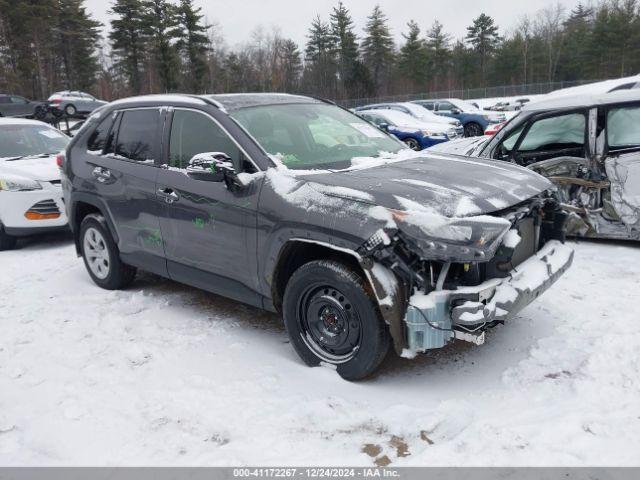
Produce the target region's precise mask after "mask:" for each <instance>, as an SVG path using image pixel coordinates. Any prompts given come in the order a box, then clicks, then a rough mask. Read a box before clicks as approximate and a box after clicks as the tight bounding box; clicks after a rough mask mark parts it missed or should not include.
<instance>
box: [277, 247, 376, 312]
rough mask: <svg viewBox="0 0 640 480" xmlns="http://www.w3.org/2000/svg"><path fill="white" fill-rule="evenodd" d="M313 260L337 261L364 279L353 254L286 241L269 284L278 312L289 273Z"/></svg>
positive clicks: (280, 309) (289, 276)
mask: <svg viewBox="0 0 640 480" xmlns="http://www.w3.org/2000/svg"><path fill="white" fill-rule="evenodd" d="M314 260H334V261H339V262H341V263H343V264H344V265H346V266H348V267H350V268H352V269H353V270H354V271H356V272H358V273H359V274H360V275H362V277H363V278H365V279H366V276H365V275H364V271H363V270H362V267H361V266H360V264H359V263H358V261H357V260H356V257H355V256H353V255H349V254H348V253H346V252H342V251H339V250H334V249H333V248H331V247H328V246H325V245H320V244H317V243H309V242H304V241H291V242H288V243H286V244H285V246H284V247H283V248H282V250H281V251H280V256H279V257H278V262H277V264H276V268H275V269H274V273H273V281H272V284H271V294H272V298H273V305H274V307H275V308H276V310H277V311H278V312H281V311H282V299H283V297H284V291H285V289H286V287H287V283H288V282H289V279H290V278H291V275H293V273H294V272H295V271H296V270H297V269H298V268H300V267H301V266H302V265H304V264H306V263H309V262H312V261H314Z"/></svg>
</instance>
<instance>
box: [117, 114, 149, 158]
mask: <svg viewBox="0 0 640 480" xmlns="http://www.w3.org/2000/svg"><path fill="white" fill-rule="evenodd" d="M159 124H160V109H157V108H143V109H136V110H125V111H124V112H123V113H122V118H121V120H120V127H119V128H118V137H117V140H116V146H115V152H114V153H115V154H116V156H119V157H123V158H125V159H127V160H132V161H134V162H141V163H149V164H153V163H154V161H155V158H156V157H157V147H158V144H159V141H158V127H159Z"/></svg>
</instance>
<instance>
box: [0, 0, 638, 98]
mask: <svg viewBox="0 0 640 480" xmlns="http://www.w3.org/2000/svg"><path fill="white" fill-rule="evenodd" d="M639 6H640V0H601V1H600V2H599V3H595V4H591V3H589V4H587V3H577V5H576V6H575V7H574V8H573V9H571V10H566V9H564V8H563V7H562V6H561V5H560V4H549V5H548V6H547V7H545V8H542V9H541V10H540V11H538V12H537V13H535V14H533V15H529V16H522V17H520V18H519V19H518V20H517V22H515V23H514V24H513V25H510V26H508V27H507V26H501V27H500V26H498V25H497V24H496V23H495V21H494V19H493V18H491V17H490V16H488V15H485V14H481V15H479V16H478V17H477V18H475V19H473V20H472V22H471V24H470V25H469V26H468V27H467V30H466V35H465V36H464V38H459V39H455V38H453V36H452V35H450V34H449V33H447V30H446V28H445V26H444V25H442V24H441V23H440V22H439V21H438V20H437V19H434V18H430V17H429V15H428V13H425V14H424V16H423V17H416V18H415V20H412V21H410V22H409V23H408V24H407V25H406V29H405V31H404V32H402V41H401V42H400V43H397V42H396V41H394V36H393V34H392V32H391V29H390V27H389V25H388V20H387V13H386V12H384V11H383V10H382V9H381V8H380V7H379V6H375V7H374V8H373V9H372V11H371V13H370V15H369V16H368V18H367V21H366V23H365V25H364V28H363V29H362V31H357V30H356V28H355V25H354V21H353V19H352V17H351V14H350V12H349V10H348V8H347V7H346V6H345V5H344V4H343V3H342V2H340V1H337V3H336V5H335V7H334V8H333V9H332V11H330V12H325V15H318V16H317V17H316V18H315V19H314V20H313V21H312V23H311V25H310V26H309V30H308V35H307V41H306V43H305V45H298V44H297V43H296V42H294V41H293V40H291V39H289V38H287V37H286V32H283V31H282V30H278V29H271V30H266V29H265V28H263V27H257V28H256V29H255V30H253V31H252V32H247V37H248V39H249V40H248V41H247V42H246V43H244V44H243V45H240V46H237V47H233V48H230V47H229V46H228V45H227V43H226V42H225V40H224V37H223V36H222V35H221V34H220V32H221V31H222V30H223V29H221V28H220V24H218V23H215V22H213V23H210V24H209V23H207V21H206V20H205V17H204V15H203V13H202V11H201V8H198V7H196V6H195V5H194V2H193V0H173V1H172V0H115V1H113V2H111V6H110V14H111V15H110V22H109V23H110V24H109V25H106V26H105V25H101V24H100V23H99V22H98V21H96V20H95V19H94V18H93V17H92V16H91V14H90V12H88V11H87V8H86V5H85V4H84V1H83V0H21V1H17V2H16V1H13V0H0V92H11V93H18V94H23V95H25V96H29V97H32V98H46V97H47V96H48V95H49V94H50V93H51V92H53V91H56V90H63V89H72V90H76V89H77V90H85V91H89V92H92V93H94V94H95V95H98V96H100V97H102V98H106V99H114V98H119V97H123V96H127V95H133V94H143V93H160V92H174V91H180V92H191V93H204V92H209V93H212V92H215V93H220V92H246V91H278V92H302V93H308V94H314V95H320V96H324V97H327V98H333V99H346V98H361V97H368V96H381V95H392V94H397V93H415V92H428V91H435V90H443V89H466V88H479V87H485V86H491V85H519V84H525V83H537V82H553V81H572V80H587V79H603V78H612V77H619V76H626V75H631V74H636V73H639V72H640V8H639ZM103 27H106V28H103ZM103 32H106V33H104V34H103Z"/></svg>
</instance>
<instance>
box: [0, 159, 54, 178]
mask: <svg viewBox="0 0 640 480" xmlns="http://www.w3.org/2000/svg"><path fill="white" fill-rule="evenodd" d="M2 173H6V174H9V175H18V176H21V177H25V178H29V179H31V180H39V181H42V182H51V181H53V180H60V170H59V168H58V165H57V164H56V157H55V155H52V156H49V157H43V158H24V159H21V160H4V159H2V158H0V174H2Z"/></svg>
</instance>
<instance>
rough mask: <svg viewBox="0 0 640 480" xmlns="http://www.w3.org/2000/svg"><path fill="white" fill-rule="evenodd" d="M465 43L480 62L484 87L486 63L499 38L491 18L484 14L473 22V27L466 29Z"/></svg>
mask: <svg viewBox="0 0 640 480" xmlns="http://www.w3.org/2000/svg"><path fill="white" fill-rule="evenodd" d="M465 40H466V41H467V43H468V44H469V45H471V47H472V48H473V50H474V51H475V52H476V54H477V55H478V60H479V62H480V72H481V75H482V78H481V81H482V85H483V86H484V85H485V81H486V77H487V63H488V60H489V57H490V55H491V54H492V53H493V52H494V50H495V49H496V47H497V45H498V43H499V41H500V37H499V36H498V27H497V25H495V23H494V21H493V18H491V17H490V16H488V15H485V14H484V13H482V14H480V16H479V17H477V18H475V19H474V20H473V25H471V26H469V27H467V36H466V38H465Z"/></svg>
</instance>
